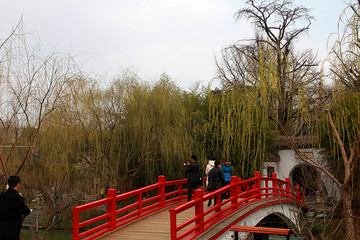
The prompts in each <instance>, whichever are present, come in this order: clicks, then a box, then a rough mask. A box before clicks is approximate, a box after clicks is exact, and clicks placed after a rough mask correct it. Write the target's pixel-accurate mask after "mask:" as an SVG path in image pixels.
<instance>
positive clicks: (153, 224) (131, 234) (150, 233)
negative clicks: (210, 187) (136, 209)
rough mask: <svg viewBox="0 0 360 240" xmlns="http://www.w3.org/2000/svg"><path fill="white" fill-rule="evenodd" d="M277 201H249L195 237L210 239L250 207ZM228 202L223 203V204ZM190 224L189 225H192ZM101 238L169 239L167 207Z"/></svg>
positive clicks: (191, 212) (183, 218) (190, 213)
mask: <svg viewBox="0 0 360 240" xmlns="http://www.w3.org/2000/svg"><path fill="white" fill-rule="evenodd" d="M275 201H278V199H273V200H261V201H256V202H253V203H250V204H249V205H247V206H245V207H244V208H243V209H241V210H239V211H238V212H236V213H235V214H233V215H231V216H229V217H228V218H226V219H224V220H223V221H222V222H220V223H218V224H217V225H216V226H214V227H213V228H211V229H209V230H208V231H205V232H204V233H203V234H201V235H200V236H198V237H196V238H195V239H210V238H211V237H212V236H214V235H216V233H218V232H220V231H221V230H222V229H224V228H225V227H227V226H228V225H230V224H231V223H233V222H234V221H235V220H236V219H238V218H240V217H241V216H243V215H245V214H246V213H248V212H250V211H251V210H252V209H254V208H256V207H258V206H260V205H262V204H264V203H271V202H275ZM226 205H228V204H225V206H226ZM208 208H209V207H208V206H207V202H204V209H208ZM194 211H195V209H194V208H190V209H188V210H186V211H185V212H183V213H181V214H180V215H178V218H177V223H178V224H180V223H183V222H185V221H186V220H188V219H190V218H192V217H193V216H194V215H195V213H194ZM192 226H193V225H190V226H189V227H192ZM189 227H187V228H185V229H184V230H183V231H181V232H180V233H182V232H184V231H186V230H187V229H188V228H189ZM100 239H101V240H113V239H114V240H116V239H130V240H136V239H141V240H143V239H148V240H152V239H156V240H169V239H171V236H170V214H169V209H165V210H163V211H161V212H158V213H155V214H152V215H150V216H147V217H144V218H142V219H140V220H138V221H136V222H133V223H131V224H129V225H127V226H124V227H122V228H119V229H117V230H115V231H113V232H111V233H109V234H107V235H105V236H103V237H101V238H100Z"/></svg>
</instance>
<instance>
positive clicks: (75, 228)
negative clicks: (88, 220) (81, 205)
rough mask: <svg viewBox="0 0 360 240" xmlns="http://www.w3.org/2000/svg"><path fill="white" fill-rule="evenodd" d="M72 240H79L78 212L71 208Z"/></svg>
mask: <svg viewBox="0 0 360 240" xmlns="http://www.w3.org/2000/svg"><path fill="white" fill-rule="evenodd" d="M72 239H73V240H78V239H79V210H78V209H77V208H76V207H74V208H73V238H72Z"/></svg>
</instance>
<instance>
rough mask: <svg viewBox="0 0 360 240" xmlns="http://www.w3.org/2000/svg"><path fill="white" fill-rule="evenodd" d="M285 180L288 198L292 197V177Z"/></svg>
mask: <svg viewBox="0 0 360 240" xmlns="http://www.w3.org/2000/svg"><path fill="white" fill-rule="evenodd" d="M285 182H286V198H289V199H290V179H289V178H285Z"/></svg>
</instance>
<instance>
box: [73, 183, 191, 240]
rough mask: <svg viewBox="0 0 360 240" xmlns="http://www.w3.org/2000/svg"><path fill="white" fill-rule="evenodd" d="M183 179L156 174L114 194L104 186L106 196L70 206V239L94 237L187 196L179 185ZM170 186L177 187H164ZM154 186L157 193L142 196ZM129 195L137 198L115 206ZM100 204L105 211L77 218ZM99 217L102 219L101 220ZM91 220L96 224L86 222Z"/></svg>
mask: <svg viewBox="0 0 360 240" xmlns="http://www.w3.org/2000/svg"><path fill="white" fill-rule="evenodd" d="M186 182H187V179H181V180H175V181H168V182H166V180H165V176H159V177H158V182H157V183H155V184H152V185H149V186H146V187H143V188H140V189H136V190H133V191H130V192H126V193H123V194H119V195H116V190H115V189H108V191H107V198H105V199H101V200H97V201H94V202H91V203H87V204H84V205H81V206H78V207H74V208H73V240H78V239H82V238H84V239H95V238H97V237H99V236H101V235H103V234H105V233H107V232H110V231H113V230H114V229H116V228H118V227H121V226H123V225H125V224H127V223H129V222H131V221H134V220H136V219H139V218H141V217H144V216H146V215H149V214H151V213H154V212H156V211H159V210H161V209H163V208H165V207H169V206H172V205H174V204H176V203H179V202H181V201H183V200H184V199H186V197H187V196H185V195H184V194H183V193H184V192H186V189H183V188H182V185H183V184H184V183H186ZM171 186H174V188H176V187H177V188H176V190H172V191H168V192H166V187H171ZM156 189H157V190H158V192H157V195H155V196H152V197H150V198H147V199H144V198H143V194H146V193H149V192H151V191H154V190H156ZM133 197H136V198H137V201H136V202H135V203H132V204H129V205H127V206H124V207H121V208H119V209H117V204H119V203H121V202H122V201H127V200H128V199H130V198H133ZM101 206H106V213H105V214H102V215H100V216H97V217H94V218H91V219H88V220H85V221H82V222H80V213H81V212H85V211H87V210H91V209H95V208H99V207H101ZM119 214H122V216H120V217H117V215H119ZM100 221H106V222H105V223H101V222H100ZM99 222H100V223H99ZM95 223H96V224H97V225H98V226H96V227H90V226H89V225H90V224H95ZM83 227H88V228H89V229H88V230H84V231H83V232H81V233H80V229H81V228H83Z"/></svg>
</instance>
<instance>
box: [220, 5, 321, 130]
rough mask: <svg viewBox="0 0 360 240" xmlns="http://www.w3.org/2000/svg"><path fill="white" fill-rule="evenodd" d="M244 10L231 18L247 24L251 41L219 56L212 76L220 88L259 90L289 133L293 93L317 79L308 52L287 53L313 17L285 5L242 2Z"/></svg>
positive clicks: (294, 106)
mask: <svg viewBox="0 0 360 240" xmlns="http://www.w3.org/2000/svg"><path fill="white" fill-rule="evenodd" d="M246 5H247V6H248V7H247V8H243V9H241V10H239V11H238V12H237V13H236V15H235V17H236V19H242V18H246V19H248V20H249V21H251V22H252V24H253V25H254V26H255V28H256V36H255V38H254V39H251V40H247V41H240V42H238V43H235V44H233V45H232V46H230V47H228V48H225V49H224V50H223V51H222V56H221V59H220V60H217V62H216V64H217V67H218V75H217V77H218V78H219V79H220V80H221V81H222V83H223V85H224V87H229V86H230V87H241V86H243V87H244V86H247V87H254V86H261V85H265V87H266V88H267V91H268V99H270V101H269V104H270V108H272V111H273V113H275V114H276V115H277V116H278V117H277V118H278V119H279V121H280V123H281V124H282V125H283V126H285V127H289V128H290V126H288V123H289V122H290V120H291V119H294V118H295V117H296V116H297V115H298V112H297V104H298V103H297V100H298V94H299V91H301V90H302V89H303V88H304V87H306V88H313V84H314V83H316V81H317V80H319V73H318V70H317V69H316V66H317V65H318V62H317V61H316V58H315V56H314V55H313V54H312V52H311V51H310V50H307V51H303V52H296V51H294V49H293V45H294V43H295V41H296V40H297V39H298V38H299V36H301V35H303V34H305V33H306V32H307V31H308V29H309V27H310V24H311V21H312V19H313V18H312V17H311V16H310V15H309V10H308V9H307V8H305V7H294V6H293V5H292V1H291V0H273V1H258V0H248V1H246ZM260 81H263V82H260ZM279 129H281V128H279Z"/></svg>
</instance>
